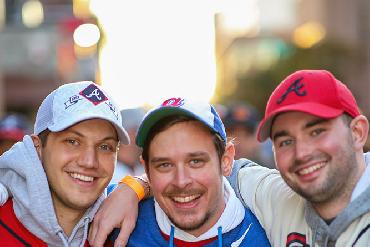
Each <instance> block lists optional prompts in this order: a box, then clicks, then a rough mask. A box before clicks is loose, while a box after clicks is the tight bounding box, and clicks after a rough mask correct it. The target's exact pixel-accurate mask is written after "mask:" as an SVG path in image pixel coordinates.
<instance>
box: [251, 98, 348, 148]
mask: <svg viewBox="0 0 370 247" xmlns="http://www.w3.org/2000/svg"><path fill="white" fill-rule="evenodd" d="M290 111H299V112H304V113H308V114H311V115H314V116H317V117H321V118H335V117H337V116H339V115H341V114H342V113H343V112H344V111H343V110H342V109H336V108H333V107H329V106H327V105H322V104H318V103H313V102H306V103H301V104H294V105H286V106H283V107H280V108H278V109H277V110H276V111H273V112H271V113H270V114H269V116H267V117H266V116H265V118H264V119H263V120H262V121H261V122H260V123H259V125H258V129H257V139H258V141H259V142H263V141H265V140H266V139H267V138H269V137H270V135H271V124H272V122H273V120H274V118H275V117H276V116H277V115H278V114H280V113H283V112H290Z"/></svg>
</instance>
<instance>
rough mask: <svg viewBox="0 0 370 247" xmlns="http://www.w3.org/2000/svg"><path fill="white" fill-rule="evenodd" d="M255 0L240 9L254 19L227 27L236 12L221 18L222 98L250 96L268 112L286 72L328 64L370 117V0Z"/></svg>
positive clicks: (219, 60) (218, 29)
mask: <svg viewBox="0 0 370 247" xmlns="http://www.w3.org/2000/svg"><path fill="white" fill-rule="evenodd" d="M239 2H240V1H239ZM249 2H250V5H249V6H241V5H240V3H238V4H239V8H237V7H235V8H234V10H235V9H236V10H237V11H238V12H243V11H244V13H245V15H244V18H249V22H246V21H244V26H241V25H239V26H238V25H234V26H227V25H226V24H227V23H228V22H230V19H233V18H234V17H235V14H234V15H232V13H235V12H231V13H230V14H229V15H228V12H227V11H225V12H220V13H219V14H217V16H216V33H217V39H216V42H217V45H216V48H217V49H216V53H217V67H218V89H217V93H218V96H219V98H221V99H223V101H228V100H232V99H235V98H236V99H239V100H248V101H249V102H251V103H253V104H254V105H256V106H258V108H259V110H260V111H263V109H264V107H265V103H266V101H267V98H268V96H269V94H270V92H271V91H272V90H273V89H274V87H275V86H276V84H278V83H279V82H280V81H281V80H282V79H283V78H284V77H285V76H287V75H288V74H290V73H291V72H293V71H294V70H297V69H303V68H309V69H319V68H323V69H328V70H331V71H332V72H333V73H334V74H335V75H336V77H337V78H339V79H340V80H342V81H343V82H344V83H345V84H347V86H348V87H349V88H350V89H351V90H352V91H353V93H354V94H355V97H356V98H357V100H358V104H359V106H360V107H361V108H362V110H363V111H364V113H365V114H366V115H367V116H368V117H370V107H369V105H370V97H368V92H370V70H368V68H369V66H370V2H369V1H367V0H355V1H346V0H335V1H334V0H327V1H321V0H310V1H299V0H281V1H273V0H259V1H257V0H255V1H249ZM251 2H254V4H251ZM247 7H248V9H247ZM240 9H242V10H240ZM251 10H253V11H252V12H251ZM247 13H249V14H248V15H247ZM239 23H240V22H239Z"/></svg>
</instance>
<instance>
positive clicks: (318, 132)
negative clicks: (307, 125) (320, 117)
mask: <svg viewBox="0 0 370 247" xmlns="http://www.w3.org/2000/svg"><path fill="white" fill-rule="evenodd" d="M324 131H325V130H324V129H322V128H319V129H314V130H313V131H312V132H311V135H312V136H318V135H320V134H321V133H322V132H324Z"/></svg>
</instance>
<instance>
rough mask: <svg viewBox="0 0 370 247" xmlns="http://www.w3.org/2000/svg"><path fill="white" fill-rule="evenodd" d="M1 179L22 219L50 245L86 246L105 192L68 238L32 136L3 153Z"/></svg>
mask: <svg viewBox="0 0 370 247" xmlns="http://www.w3.org/2000/svg"><path fill="white" fill-rule="evenodd" d="M0 182H1V183H3V184H4V185H5V186H6V187H7V188H8V190H9V193H10V196H11V197H13V208H14V213H15V215H16V216H17V218H18V220H19V221H20V222H21V223H22V224H23V225H24V226H25V227H26V228H27V229H28V230H29V231H30V232H31V233H32V234H34V235H36V236H37V237H38V238H40V239H41V240H43V241H44V242H45V243H46V244H48V246H71V247H72V246H73V247H75V246H76V247H77V246H83V245H84V243H85V241H86V238H87V232H88V225H89V223H90V222H91V221H92V219H93V216H94V215H95V213H96V211H97V210H98V208H99V206H100V204H101V203H102V201H103V200H104V195H101V196H100V197H99V198H98V200H97V201H96V202H95V204H94V205H93V206H92V207H90V208H89V209H88V210H87V212H86V213H85V215H84V216H83V217H82V218H81V220H80V221H79V222H78V224H77V225H76V226H75V228H74V229H73V230H72V233H71V235H70V236H69V237H67V236H66V234H65V233H64V231H63V229H62V228H61V226H60V225H59V224H58V220H57V217H56V214H55V210H54V206H53V202H52V198H51V192H50V189H49V184H48V181H47V177H46V174H45V171H44V169H43V166H42V164H41V162H40V159H39V157H38V154H37V152H36V149H35V147H34V144H33V141H32V138H31V137H30V136H28V135H26V136H25V137H24V139H23V141H22V142H18V143H16V144H15V145H14V146H13V147H12V148H11V149H10V150H9V151H7V152H5V153H4V154H3V155H2V156H0Z"/></svg>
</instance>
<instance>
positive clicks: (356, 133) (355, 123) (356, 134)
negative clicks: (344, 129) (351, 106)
mask: <svg viewBox="0 0 370 247" xmlns="http://www.w3.org/2000/svg"><path fill="white" fill-rule="evenodd" d="M350 128H351V132H352V136H353V141H354V146H355V148H356V149H361V150H363V147H364V145H365V143H366V140H367V137H368V134H369V121H368V120H367V118H366V117H365V116H364V115H360V116H357V117H355V118H354V119H352V121H351V123H350Z"/></svg>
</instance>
